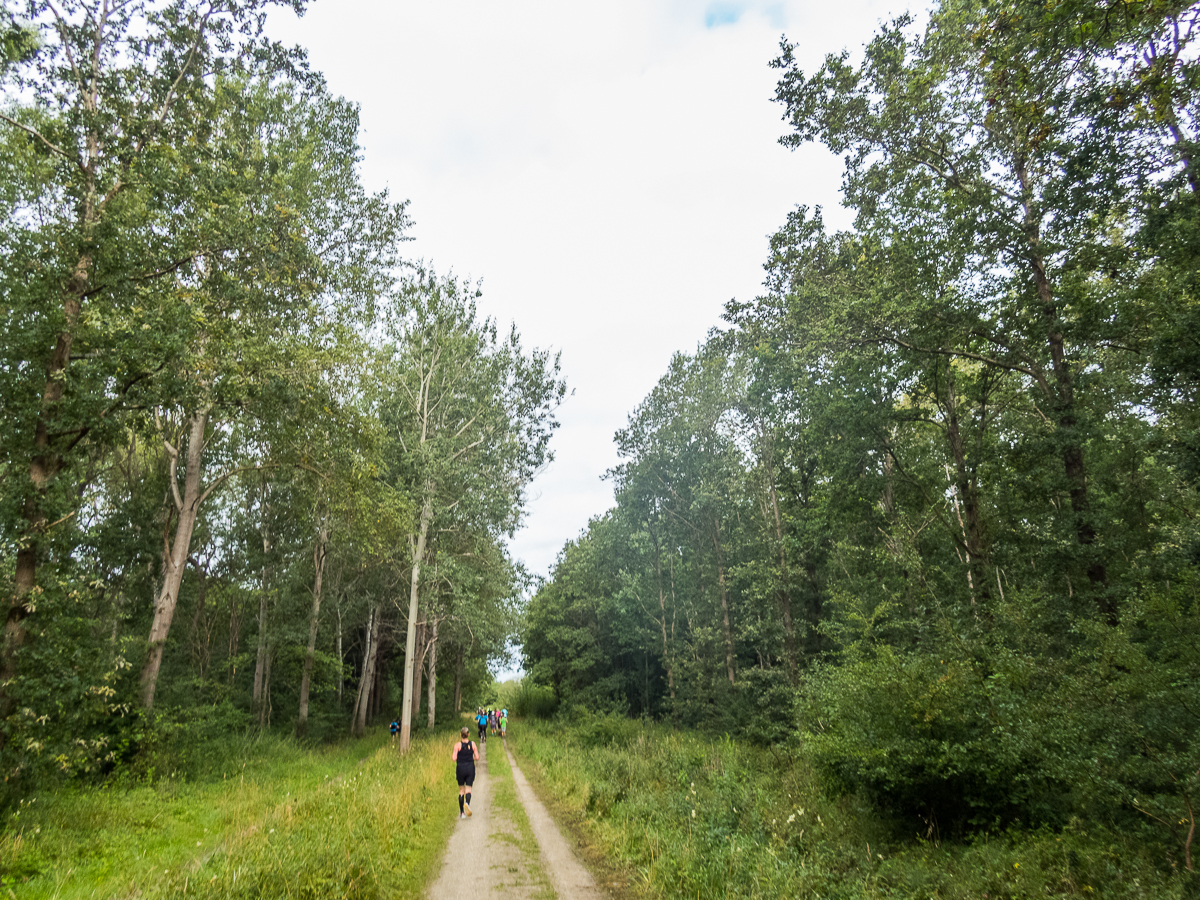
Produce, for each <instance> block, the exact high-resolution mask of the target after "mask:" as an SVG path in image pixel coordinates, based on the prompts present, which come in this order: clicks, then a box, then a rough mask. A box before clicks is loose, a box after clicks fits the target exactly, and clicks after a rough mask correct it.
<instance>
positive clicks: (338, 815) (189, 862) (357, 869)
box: [0, 732, 454, 900]
mask: <svg viewBox="0 0 1200 900" xmlns="http://www.w3.org/2000/svg"><path fill="white" fill-rule="evenodd" d="M450 740H451V738H450V736H449V735H448V733H447V734H441V733H438V734H436V735H434V736H425V735H422V736H420V737H417V738H416V739H415V740H414V742H413V747H412V751H411V752H410V754H409V755H408V756H407V757H404V758H403V759H401V758H400V757H398V756H397V755H396V752H395V750H394V749H393V748H392V747H391V745H390V741H389V738H388V736H387V735H386V734H384V733H382V732H380V733H376V734H373V735H371V736H370V737H369V738H368V739H365V740H363V741H355V742H346V743H344V744H340V745H337V746H334V747H331V748H323V749H317V750H309V749H304V748H301V747H299V746H298V745H296V744H295V743H294V742H290V741H284V740H279V739H277V738H272V737H264V738H262V739H261V740H259V741H257V742H256V743H254V744H253V745H251V746H250V747H249V748H248V750H247V752H246V755H245V758H244V759H243V760H242V762H241V765H240V766H237V767H231V769H230V771H226V772H224V773H223V777H222V778H221V779H220V780H213V781H207V782H192V783H188V782H182V781H178V780H175V779H162V780H159V781H157V782H155V783H153V784H148V785H139V786H135V787H131V788H122V789H115V788H110V789H102V790H86V791H84V790H79V791H71V792H63V793H59V794H53V795H48V796H43V797H38V798H35V799H34V800H33V801H31V802H28V803H26V804H23V805H22V808H21V809H20V810H19V811H18V812H17V813H16V814H15V815H14V816H13V817H12V819H11V821H10V822H9V824H8V827H7V828H6V830H5V832H4V833H3V835H0V887H3V888H8V889H9V890H10V891H11V892H12V893H13V894H14V895H16V896H20V897H22V898H24V897H29V898H42V897H45V898H51V897H53V898H73V897H80V898H82V897H89V898H90V897H117V896H120V897H124V896H137V897H139V898H158V897H163V898H165V897H222V898H236V897H246V898H251V897H254V898H259V897H295V898H303V897H314V898H315V897H321V898H356V900H357V898H363V900H367V898H377V897H395V896H402V897H403V896H419V895H420V894H421V893H422V892H423V890H424V888H425V886H426V884H428V882H429V881H430V879H431V877H432V876H433V875H434V874H435V873H436V869H437V865H438V863H439V861H440V858H441V853H442V849H443V847H444V846H445V842H446V839H447V837H448V834H449V831H450V829H451V828H452V827H453V819H451V818H450V817H449V816H448V815H433V814H431V813H433V811H434V810H435V809H437V810H439V811H440V810H441V809H442V807H444V806H446V798H447V797H448V796H450V795H451V794H453V792H454V777H453V772H452V771H451V770H450V769H449V767H448V766H447V765H446V763H445V760H444V758H443V757H444V755H445V753H444V751H445V747H447V746H449V744H450Z"/></svg>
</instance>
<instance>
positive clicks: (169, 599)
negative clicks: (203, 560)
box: [142, 407, 210, 709]
mask: <svg viewBox="0 0 1200 900" xmlns="http://www.w3.org/2000/svg"><path fill="white" fill-rule="evenodd" d="M209 411H210V409H209V408H207V407H206V408H205V409H203V410H201V411H200V412H198V413H196V414H195V415H194V416H192V418H191V421H190V428H189V429H188V443H187V459H186V462H185V464H184V476H183V493H182V494H180V493H179V483H178V478H177V476H178V467H179V453H180V448H179V447H175V446H173V445H172V444H171V443H170V442H168V441H166V440H164V441H163V443H164V444H165V445H166V448H167V452H168V453H169V454H170V456H171V472H170V475H171V498H172V500H173V501H174V504H175V515H176V516H177V517H178V518H177V519H176V523H175V537H174V540H171V541H168V540H167V539H166V536H165V535H164V536H163V576H162V585H161V586H160V588H159V591H158V596H157V597H156V598H155V601H154V618H153V620H152V621H151V623H150V649H149V653H148V654H147V656H146V665H145V666H144V667H143V669H142V705H143V706H144V707H146V709H152V708H153V707H154V689H155V688H156V687H157V685H158V673H159V670H160V669H161V668H162V658H163V649H164V648H165V646H166V642H167V635H168V633H169V632H170V630H171V620H172V619H173V618H174V616H175V607H176V606H177V605H178V603H179V588H180V585H181V584H182V583H183V573H184V571H185V570H186V569H187V559H188V551H189V550H190V549H191V545H192V532H193V531H195V528H196V519H197V517H198V516H199V514H200V503H201V502H202V501H203V500H204V498H205V497H206V496H207V492H203V491H202V490H201V486H200V474H201V469H202V464H201V463H202V459H201V458H202V454H203V452H204V433H205V430H206V429H207V427H208V415H209Z"/></svg>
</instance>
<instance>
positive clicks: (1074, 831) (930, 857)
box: [509, 718, 1198, 900]
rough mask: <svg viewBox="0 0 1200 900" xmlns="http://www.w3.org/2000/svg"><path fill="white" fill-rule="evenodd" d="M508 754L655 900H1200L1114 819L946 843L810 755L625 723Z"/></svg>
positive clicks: (575, 731) (558, 730)
mask: <svg viewBox="0 0 1200 900" xmlns="http://www.w3.org/2000/svg"><path fill="white" fill-rule="evenodd" d="M509 746H510V747H511V748H512V750H513V752H514V754H516V755H517V757H518V759H519V760H520V761H521V762H522V768H523V769H524V770H525V772H526V774H527V775H530V776H532V780H534V781H535V783H536V784H537V785H538V787H539V789H540V791H541V792H542V793H543V794H544V795H546V796H547V798H548V799H549V800H550V801H551V804H552V805H556V806H558V807H559V808H560V809H563V810H565V811H566V812H567V813H568V818H570V819H573V820H574V821H575V822H576V823H577V827H580V828H582V829H584V830H585V831H586V832H587V833H588V836H589V837H590V838H591V839H592V840H593V841H594V842H595V843H598V844H599V845H600V847H601V848H602V849H603V851H604V852H605V853H606V854H607V856H608V857H609V858H610V860H611V861H612V863H613V864H614V865H615V866H616V867H618V868H621V869H624V870H625V871H626V872H627V873H628V874H629V875H630V876H631V877H632V879H633V882H634V884H635V886H636V890H637V892H638V893H639V894H640V895H642V896H646V897H656V898H657V897H661V898H678V897H697V898H709V897H762V898H771V900H777V898H780V897H788V898H793V897H794V898H813V900H816V898H845V900H868V898H870V900H874V898H905V900H908V898H916V897H921V898H926V897H928V898H938V900H967V898H972V900H979V898H985V897H986V898H991V900H997V898H1006V900H1023V898H1030V900H1032V898H1035V897H1036V898H1045V897H1089V898H1095V897H1111V898H1121V900H1133V898H1139V900H1141V898H1145V900H1170V898H1185V897H1191V896H1194V891H1195V890H1196V887H1197V885H1198V883H1197V882H1196V881H1195V880H1194V879H1193V878H1192V876H1191V874H1190V873H1186V872H1183V871H1180V867H1179V865H1178V856H1177V854H1176V853H1175V849H1176V848H1170V847H1164V846H1162V845H1160V844H1157V843H1153V842H1151V841H1148V840H1146V838H1145V836H1144V835H1130V834H1120V833H1117V832H1115V831H1112V830H1110V829H1108V828H1106V827H1104V826H1103V825H1102V824H1100V823H1082V822H1075V823H1072V825H1071V827H1069V828H1067V829H1065V830H1063V831H1061V832H1057V833H1055V832H1050V831H1046V830H1039V831H1021V830H1016V829H1008V830H1005V831H1003V832H1001V833H998V834H993V835H990V836H984V837H979V838H977V839H974V840H973V841H971V842H970V843H962V844H954V843H950V842H946V841H943V840H942V838H941V835H939V834H938V831H937V823H936V822H926V823H915V822H901V821H887V820H885V819H883V818H881V817H880V815H879V814H878V813H877V812H875V811H874V810H873V809H872V808H871V807H870V806H869V805H868V804H866V803H865V802H863V801H861V800H859V799H858V798H855V797H852V796H851V797H833V796H830V795H829V794H828V793H827V792H826V790H825V789H824V786H823V785H822V783H821V781H820V779H819V778H818V777H817V776H816V775H815V773H814V770H813V769H812V768H811V767H810V765H809V764H808V762H807V761H806V759H805V758H804V756H803V754H802V753H800V752H793V753H788V754H781V753H771V752H770V751H767V750H761V749H757V748H753V747H750V746H745V745H742V744H739V743H737V742H735V741H732V740H730V739H728V738H710V737H707V736H704V735H700V734H696V733H689V732H679V731H673V730H671V729H669V728H666V727H662V726H658V725H653V724H643V723H638V722H633V721H629V720H623V719H611V718H591V719H587V720H584V721H577V722H575V723H573V724H572V725H571V726H570V727H565V726H563V725H561V724H556V723H541V722H533V721H522V722H520V723H514V726H513V727H512V729H511V731H510V733H509Z"/></svg>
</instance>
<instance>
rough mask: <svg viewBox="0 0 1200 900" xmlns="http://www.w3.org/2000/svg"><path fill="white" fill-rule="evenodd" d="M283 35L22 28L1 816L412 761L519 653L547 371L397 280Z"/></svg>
mask: <svg viewBox="0 0 1200 900" xmlns="http://www.w3.org/2000/svg"><path fill="white" fill-rule="evenodd" d="M272 5H275V4H272V3H270V2H258V0H250V2H238V3H226V2H223V0H180V2H170V3H157V2H149V0H147V2H108V0H104V2H93V0H66V2H62V3H50V2H42V0H36V2H30V3H28V4H24V5H22V6H21V8H20V10H19V12H14V11H12V10H10V9H9V8H7V7H5V8H3V10H2V12H0V30H2V31H3V52H4V56H3V59H2V61H0V62H2V65H3V70H2V73H0V77H2V79H3V91H4V98H5V99H4V107H3V110H2V111H0V204H2V214H0V222H2V224H0V294H2V295H3V298H4V303H3V310H2V312H0V315H2V316H3V320H2V323H0V334H2V340H0V484H2V485H3V490H2V492H0V493H2V496H0V584H2V585H3V593H4V596H5V597H6V598H8V599H7V604H6V608H5V633H4V646H3V654H2V659H0V670H2V671H0V675H2V679H0V770H2V772H3V782H2V783H3V786H4V787H3V797H0V801H3V802H6V803H13V802H15V800H16V799H17V798H19V797H21V796H26V795H27V794H28V792H30V791H32V790H35V789H37V788H38V787H39V786H45V785H50V784H53V783H55V780H56V779H64V778H68V779H69V778H72V777H76V776H80V777H85V778H87V777H92V778H94V777H104V776H107V775H110V774H113V773H121V772H128V771H134V772H136V771H137V770H138V769H139V767H140V768H141V770H143V771H144V770H145V769H146V768H147V767H152V766H153V764H154V763H153V760H154V758H155V753H158V752H160V751H161V752H162V753H164V754H168V756H164V757H163V758H164V759H165V758H172V759H174V761H173V762H172V763H171V765H177V764H178V759H175V758H173V757H169V754H170V753H173V752H174V751H173V750H172V748H173V747H177V746H179V745H180V744H181V743H182V742H186V744H187V745H189V746H192V745H196V744H198V743H203V741H204V740H205V739H207V738H209V737H215V738H219V737H220V736H221V735H225V734H231V733H240V732H241V731H242V730H244V729H245V728H247V727H255V726H257V727H274V728H275V729H276V730H282V731H285V732H286V731H293V732H294V733H296V734H298V735H301V736H304V735H307V736H308V737H309V738H310V739H321V738H325V737H330V736H337V735H343V734H349V733H350V732H353V733H355V734H361V733H362V731H363V729H364V727H365V726H366V725H367V724H369V723H371V722H372V720H373V719H375V718H377V717H379V716H381V715H382V716H386V718H385V719H383V721H387V720H390V719H391V718H393V717H401V718H402V721H403V735H402V741H401V746H402V748H404V747H406V746H407V742H408V739H409V733H410V731H411V728H412V727H413V722H414V721H416V720H417V719H418V718H419V717H421V715H422V710H424V715H425V716H426V717H427V721H428V724H429V725H430V726H432V725H433V722H434V719H435V717H436V716H438V715H439V713H441V714H442V715H443V716H451V717H453V716H456V715H457V708H458V706H459V705H460V703H461V702H462V697H463V693H464V691H469V690H472V689H473V686H477V685H480V684H485V685H486V684H490V683H491V675H490V674H489V672H488V669H487V665H488V663H489V661H491V662H495V661H497V660H499V659H503V658H504V657H505V654H506V653H507V652H508V650H507V647H506V643H507V640H508V636H509V635H511V634H512V633H513V629H514V627H515V622H516V616H517V612H518V598H519V597H520V596H521V594H522V591H524V590H525V585H526V583H527V581H528V576H527V575H526V573H525V572H524V571H523V569H522V567H521V565H520V563H519V562H518V561H516V560H514V559H512V558H511V557H510V555H509V554H508V552H507V549H506V546H507V543H506V542H507V538H508V537H509V536H510V535H511V534H512V532H513V531H514V529H515V528H516V527H517V525H518V524H519V522H520V520H521V517H522V515H523V512H524V508H525V494H526V490H527V487H528V485H529V483H530V480H531V479H532V478H533V476H534V475H535V474H536V473H537V472H538V471H539V470H540V469H541V468H542V467H543V466H544V465H545V464H546V463H547V462H548V461H549V460H550V450H549V444H548V441H549V438H550V435H551V433H552V432H553V430H554V429H555V427H556V419H555V409H556V408H557V406H558V404H559V402H560V401H561V399H562V398H563V396H564V391H565V385H564V382H563V380H562V378H561V376H560V374H559V364H558V359H557V357H555V356H554V355H553V354H550V353H547V352H544V351H540V350H529V349H527V348H525V347H524V346H523V345H522V341H521V338H520V335H519V334H518V333H517V331H516V330H515V328H513V329H512V330H505V329H503V328H500V327H499V326H498V325H497V323H496V322H495V321H493V320H491V319H489V318H486V317H484V316H482V315H481V314H480V313H479V312H478V311H477V308H476V300H477V298H478V297H479V295H480V292H479V289H478V286H477V285H475V284H472V283H468V282H467V281H465V280H463V279H460V278H456V277H448V276H445V275H440V274H438V273H437V272H436V271H434V270H433V269H432V268H430V267H428V266H425V265H419V264H413V263H411V262H409V261H406V260H405V258H404V257H403V256H402V255H401V253H400V251H401V249H402V246H403V242H404V241H405V239H406V237H407V232H408V230H409V228H410V222H409V219H408V215H407V211H406V204H404V203H398V202H395V201H393V200H392V199H391V198H390V197H388V196H387V195H386V194H372V193H370V192H369V191H367V190H366V189H365V188H364V187H363V185H362V183H361V181H360V176H359V171H358V166H359V162H360V156H361V153H360V149H359V146H358V130H359V124H358V111H357V109H356V107H355V106H353V105H352V104H351V103H349V102H347V101H345V100H342V99H339V98H337V97H335V96H333V95H332V94H331V93H330V92H329V90H328V89H327V87H326V85H325V83H324V81H323V79H322V78H321V76H320V75H319V74H318V73H316V72H314V71H312V70H311V69H310V68H309V66H308V65H307V63H306V60H305V56H304V54H303V52H302V51H301V50H298V49H288V48H285V47H283V46H281V45H279V44H277V43H273V42H271V41H270V40H268V39H267V38H266V37H265V35H264V21H265V12H266V10H267V9H268V7H270V6H272ZM283 5H284V6H288V7H291V8H293V9H295V10H296V11H298V12H299V11H303V5H304V4H303V2H301V0H297V2H289V3H285V4H283ZM402 696H406V697H411V703H410V704H404V703H402V700H401V697H402ZM402 707H403V709H402Z"/></svg>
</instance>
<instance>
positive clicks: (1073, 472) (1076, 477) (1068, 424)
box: [1014, 160, 1116, 622]
mask: <svg viewBox="0 0 1200 900" xmlns="http://www.w3.org/2000/svg"><path fill="white" fill-rule="evenodd" d="M1014 168H1015V169H1016V173H1017V176H1018V178H1019V179H1020V183H1021V188H1022V190H1023V191H1024V192H1025V199H1024V201H1023V205H1024V213H1025V218H1024V223H1023V224H1024V226H1025V234H1026V240H1027V242H1028V251H1029V263H1030V268H1031V269H1032V271H1033V281H1034V285H1035V287H1036V288H1037V296H1038V301H1039V302H1040V303H1041V305H1042V321H1043V322H1044V323H1045V327H1046V344H1047V348H1048V349H1049V352H1050V366H1051V369H1052V371H1053V373H1054V397H1053V401H1054V413H1055V424H1056V426H1057V430H1058V432H1059V434H1060V436H1061V437H1060V441H1061V443H1060V446H1061V447H1062V451H1061V452H1062V462H1063V470H1064V472H1065V474H1066V476H1067V485H1068V491H1069V493H1070V497H1071V512H1072V513H1073V514H1074V516H1075V537H1076V540H1077V541H1078V542H1079V545H1080V546H1081V547H1084V548H1087V549H1090V548H1091V547H1092V546H1093V545H1094V544H1095V542H1096V529H1095V527H1094V526H1093V525H1092V519H1091V514H1090V509H1089V507H1090V501H1089V498H1088V485H1087V467H1086V465H1085V463H1084V457H1083V441H1082V440H1081V438H1080V435H1079V433H1078V432H1077V431H1076V429H1077V427H1078V424H1079V422H1078V418H1077V416H1076V414H1075V376H1074V373H1072V372H1071V366H1070V363H1068V362H1067V357H1066V348H1065V341H1064V338H1063V333H1062V327H1061V323H1060V322H1059V310H1058V304H1057V302H1056V300H1055V298H1054V290H1053V286H1052V285H1051V284H1050V279H1049V277H1048V276H1047V275H1046V263H1045V259H1044V257H1043V256H1042V248H1041V222H1040V218H1039V215H1038V213H1037V212H1036V211H1035V209H1034V207H1033V204H1032V201H1031V200H1030V196H1031V192H1030V186H1029V173H1028V169H1027V168H1026V166H1025V163H1024V161H1021V160H1018V162H1017V164H1016V166H1015V167H1014ZM1088 555H1089V557H1090V559H1089V560H1088V568H1087V575H1088V579H1089V580H1090V581H1091V582H1092V583H1093V584H1097V585H1105V584H1107V582H1108V570H1107V567H1106V566H1105V564H1104V560H1103V559H1101V558H1100V557H1099V556H1098V555H1097V554H1095V553H1094V552H1093V553H1089V554H1088ZM1100 609H1101V612H1103V613H1104V614H1105V616H1106V618H1108V619H1109V620H1110V621H1112V622H1115V621H1116V608H1115V607H1114V606H1112V603H1111V601H1110V600H1109V599H1108V598H1107V597H1102V598H1101V601H1100Z"/></svg>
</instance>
